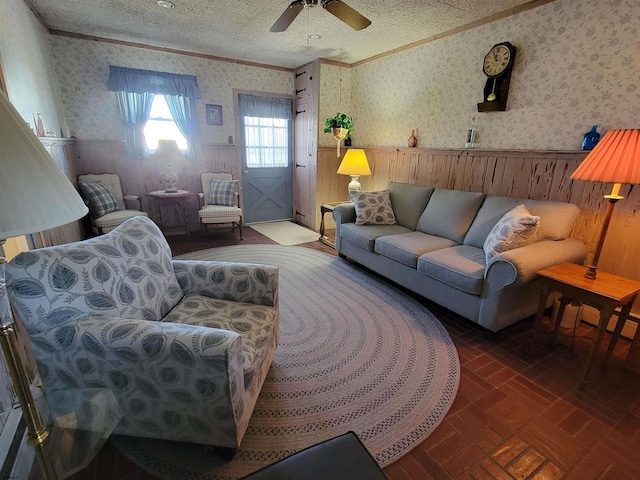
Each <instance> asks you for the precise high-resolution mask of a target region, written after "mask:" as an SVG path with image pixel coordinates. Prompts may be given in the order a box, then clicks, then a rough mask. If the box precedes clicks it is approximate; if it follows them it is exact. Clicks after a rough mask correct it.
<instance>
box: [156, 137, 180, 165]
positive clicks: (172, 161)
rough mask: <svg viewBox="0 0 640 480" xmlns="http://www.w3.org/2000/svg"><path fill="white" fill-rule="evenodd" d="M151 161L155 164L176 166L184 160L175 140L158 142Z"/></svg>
mask: <svg viewBox="0 0 640 480" xmlns="http://www.w3.org/2000/svg"><path fill="white" fill-rule="evenodd" d="M153 159H154V160H155V161H157V162H162V163H166V164H168V165H176V164H178V163H180V162H182V161H183V160H184V159H185V158H184V155H183V154H182V152H181V151H180V149H179V148H178V144H177V143H176V141H175V140H165V139H162V140H158V148H156V151H155V152H154V154H153Z"/></svg>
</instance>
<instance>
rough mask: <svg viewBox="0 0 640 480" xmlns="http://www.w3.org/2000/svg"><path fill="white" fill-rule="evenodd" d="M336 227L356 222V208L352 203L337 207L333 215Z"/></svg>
mask: <svg viewBox="0 0 640 480" xmlns="http://www.w3.org/2000/svg"><path fill="white" fill-rule="evenodd" d="M331 215H332V216H333V219H334V220H335V222H336V225H339V224H342V223H353V222H355V221H356V206H355V205H354V204H353V203H352V202H346V203H341V204H340V205H336V207H335V208H334V209H333V212H332V214H331Z"/></svg>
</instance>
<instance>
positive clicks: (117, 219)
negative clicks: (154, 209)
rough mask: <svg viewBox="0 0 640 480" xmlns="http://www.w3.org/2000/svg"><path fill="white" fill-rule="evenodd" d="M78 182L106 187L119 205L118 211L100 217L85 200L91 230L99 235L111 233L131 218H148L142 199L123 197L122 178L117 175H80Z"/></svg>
mask: <svg viewBox="0 0 640 480" xmlns="http://www.w3.org/2000/svg"><path fill="white" fill-rule="evenodd" d="M78 182H83V183H101V184H102V185H104V186H105V187H106V188H107V190H109V192H111V195H112V196H113V199H114V200H115V201H116V203H117V204H118V210H116V211H114V212H109V213H107V214H105V215H101V216H98V215H96V214H95V211H93V210H92V206H91V202H89V201H88V200H87V199H86V198H85V202H86V203H87V206H88V207H89V213H90V215H89V218H90V219H91V230H92V231H93V233H95V234H97V235H102V234H103V233H107V232H110V231H111V230H113V229H114V228H116V227H117V226H118V225H120V224H121V223H122V222H124V221H126V220H129V219H130V218H133V217H137V216H138V215H142V216H143V217H148V215H147V213H146V212H143V211H142V202H141V201H140V197H138V196H136V195H123V193H122V186H121V184H120V177H119V176H118V175H117V174H115V173H101V174H86V175H79V176H78Z"/></svg>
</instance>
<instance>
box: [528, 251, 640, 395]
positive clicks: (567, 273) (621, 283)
mask: <svg viewBox="0 0 640 480" xmlns="http://www.w3.org/2000/svg"><path fill="white" fill-rule="evenodd" d="M585 271H586V267H583V266H582V265H577V264H575V263H563V264H562V265H556V266H554V267H551V268H545V269H543V270H539V271H538V272H536V274H537V275H538V276H540V277H541V278H542V279H543V283H542V290H541V293H540V302H539V303H538V311H537V314H536V320H535V324H534V331H533V336H532V338H531V348H532V350H533V347H534V344H535V341H536V337H537V334H538V332H539V331H540V325H541V324H542V318H543V317H544V310H545V307H546V305H547V298H548V297H549V293H550V292H552V291H553V292H560V293H561V294H562V297H561V299H560V309H559V311H558V320H556V324H555V328H554V332H553V333H554V337H553V338H554V340H555V337H556V335H557V333H558V329H559V327H560V321H559V320H560V319H562V315H563V314H564V309H565V307H566V305H567V304H568V303H569V302H570V301H572V300H573V301H574V302H580V303H584V304H586V305H590V306H592V307H595V308H597V309H598V310H599V311H600V319H599V320H598V326H597V328H596V335H595V338H594V339H593V343H592V344H591V350H590V352H589V357H588V359H587V362H586V363H585V365H584V369H583V371H582V378H581V380H580V382H581V383H582V384H585V383H587V379H588V376H589V372H590V371H591V367H592V364H593V361H594V360H595V357H596V356H597V354H598V350H599V348H600V343H601V342H602V337H603V336H604V332H605V330H606V328H607V324H608V323H609V320H610V318H611V316H612V315H613V313H614V310H615V309H616V307H621V311H620V314H619V316H618V323H619V324H620V322H622V323H621V324H624V322H625V321H626V320H627V317H628V316H629V312H630V311H631V306H632V305H633V301H634V300H635V298H636V295H637V294H638V292H640V282H638V281H636V280H631V279H628V278H624V277H620V276H618V275H613V274H611V273H607V272H602V271H598V276H597V278H595V279H589V278H585V276H584V272H585ZM616 331H618V329H617V328H616ZM618 333H619V332H618Z"/></svg>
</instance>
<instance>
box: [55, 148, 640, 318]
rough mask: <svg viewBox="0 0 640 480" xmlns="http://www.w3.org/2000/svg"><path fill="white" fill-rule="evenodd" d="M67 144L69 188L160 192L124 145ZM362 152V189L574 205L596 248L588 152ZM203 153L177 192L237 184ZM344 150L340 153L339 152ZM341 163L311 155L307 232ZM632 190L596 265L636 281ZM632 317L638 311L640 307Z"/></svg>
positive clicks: (222, 158) (335, 193) (581, 234)
mask: <svg viewBox="0 0 640 480" xmlns="http://www.w3.org/2000/svg"><path fill="white" fill-rule="evenodd" d="M66 142H71V141H68V140H65V141H64V142H62V143H61V142H54V143H55V145H52V146H51V147H50V148H52V149H53V148H54V149H56V150H55V152H54V158H57V157H56V155H61V154H59V153H56V152H61V151H64V152H67V154H68V152H69V151H70V149H71V150H73V152H74V157H73V158H75V162H69V161H68V158H70V157H67V160H66V161H65V162H62V161H61V160H59V159H56V161H57V162H58V163H59V164H61V162H62V164H65V165H66V166H65V167H64V168H63V170H64V171H65V172H66V173H67V175H69V176H70V178H72V180H73V182H74V183H75V177H76V176H77V175H79V174H83V173H104V172H113V173H117V174H119V175H120V178H121V180H122V186H123V190H124V192H125V194H130V195H140V196H141V197H142V198H143V208H144V209H145V210H146V211H147V212H150V211H151V208H150V205H149V201H148V199H145V198H144V194H145V193H147V192H149V191H152V190H158V189H161V188H162V182H161V180H160V174H161V172H162V170H163V168H164V165H158V164H156V163H154V162H153V161H152V160H151V159H144V160H141V161H131V160H129V159H128V158H127V156H126V152H125V148H124V143H123V142H117V141H90V140H78V141H76V142H75V146H74V145H73V144H72V143H71V144H70V145H68V144H67V143H66ZM364 148H365V151H366V153H367V158H368V159H369V164H370V166H371V170H372V172H373V173H372V175H371V176H367V177H361V178H360V181H361V183H362V188H363V190H376V189H383V188H384V187H385V186H386V184H387V183H388V182H389V181H397V182H410V183H416V184H419V185H431V186H435V187H442V188H451V189H458V190H467V191H478V192H484V193H486V194H489V195H505V196H512V197H518V198H528V199H537V200H557V201H562V202H570V203H574V204H575V205H577V206H579V207H580V209H581V214H580V217H579V219H578V222H577V224H576V227H575V229H574V231H573V234H572V236H573V237H574V238H576V239H578V240H580V241H582V242H584V243H585V244H586V245H587V248H588V250H589V252H590V255H592V254H593V251H594V250H595V247H596V243H597V240H598V235H599V233H600V231H601V227H602V222H603V220H604V216H605V213H606V200H605V199H604V195H605V194H606V193H609V190H610V188H611V185H607V184H600V183H592V182H582V181H572V180H571V174H572V173H573V171H574V170H575V169H576V167H577V166H578V165H579V164H580V162H581V161H582V160H583V159H584V157H585V156H586V154H587V152H585V151H581V150H577V151H543V150H531V151H524V150H479V149H467V150H464V149H456V150H453V149H428V148H406V147H405V148H393V147H372V148H366V147H364ZM50 151H51V150H50ZM202 151H203V155H202V158H198V159H195V160H189V161H187V165H185V166H184V167H183V168H182V169H180V171H179V177H180V181H179V186H180V188H185V189H187V190H190V191H193V192H200V191H201V185H200V173H202V172H205V171H227V172H230V173H231V174H232V175H233V177H234V178H238V179H240V176H241V171H240V161H239V155H238V147H237V146H236V145H213V144H205V145H203V147H202ZM345 151H346V149H345V148H342V152H341V153H342V154H344V152H345ZM340 160H341V159H340V158H338V157H336V150H335V148H332V147H321V148H318V150H317V164H316V169H315V172H314V173H315V175H316V179H315V182H312V183H311V184H313V183H315V184H316V191H315V192H309V193H310V195H311V194H312V193H314V194H315V202H313V203H312V204H311V206H310V208H314V210H315V211H314V212H313V213H312V212H309V213H310V215H308V217H309V218H311V219H313V220H315V221H312V222H311V223H312V224H310V225H309V226H310V227H311V228H313V229H314V230H317V229H318V227H319V225H320V204H322V203H326V202H335V201H342V200H347V199H348V195H347V184H348V183H349V180H350V179H349V177H347V176H344V175H338V174H336V173H335V172H336V170H337V168H338V165H339V163H340ZM61 168H62V167H61ZM72 170H75V171H74V172H72ZM639 190H640V189H638V188H634V187H633V186H629V185H623V187H622V189H621V192H620V194H621V195H622V196H624V197H625V198H624V200H621V201H620V202H618V203H617V205H616V208H615V211H614V214H613V218H612V220H611V225H610V227H609V231H608V233H607V239H606V242H605V244H604V248H603V251H602V255H601V258H600V264H599V267H600V268H601V269H602V270H606V271H609V272H612V273H615V274H617V275H621V276H624V277H629V278H632V279H635V280H640V262H638V261H637V258H640V242H638V241H637V239H638V238H640V219H638V218H636V212H638V211H640V193H639ZM294 208H296V207H295V206H294ZM192 216H193V218H190V223H191V224H192V225H193V226H195V225H197V223H198V219H197V208H196V206H195V205H194V208H193V209H192ZM325 222H326V223H327V228H328V229H330V228H333V220H332V219H330V218H329V216H327V217H326V218H325ZM66 241H71V240H66ZM52 243H56V242H52ZM57 243H61V242H57ZM633 311H634V312H639V311H640V303H639V302H636V305H635V306H634V309H633Z"/></svg>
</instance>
